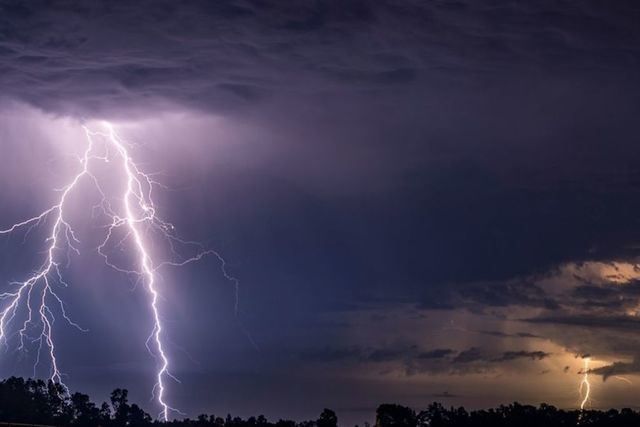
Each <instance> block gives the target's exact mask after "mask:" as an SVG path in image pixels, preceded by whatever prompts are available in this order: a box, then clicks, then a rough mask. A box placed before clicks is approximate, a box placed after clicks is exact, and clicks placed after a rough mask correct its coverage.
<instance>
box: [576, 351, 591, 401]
mask: <svg viewBox="0 0 640 427" xmlns="http://www.w3.org/2000/svg"><path fill="white" fill-rule="evenodd" d="M582 360H583V362H584V365H583V367H582V381H580V387H579V388H578V391H579V393H580V399H581V401H580V410H581V411H583V410H584V408H585V406H586V405H587V403H589V399H590V394H591V383H590V382H589V363H590V362H591V358H590V357H584V358H583V359H582Z"/></svg>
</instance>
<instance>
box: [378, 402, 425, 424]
mask: <svg viewBox="0 0 640 427" xmlns="http://www.w3.org/2000/svg"><path fill="white" fill-rule="evenodd" d="M416 425H417V419H416V413H415V412H414V411H413V409H411V408H407V407H405V406H401V405H395V404H389V403H385V404H383V405H380V406H378V410H377V411H376V427H415V426H416Z"/></svg>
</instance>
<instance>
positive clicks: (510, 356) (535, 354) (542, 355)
mask: <svg viewBox="0 0 640 427" xmlns="http://www.w3.org/2000/svg"><path fill="white" fill-rule="evenodd" d="M549 356H551V353H547V352H544V351H524V350H520V351H507V352H504V353H503V354H502V356H500V357H499V358H497V359H495V360H496V361H497V362H505V361H508V360H516V359H531V360H542V359H546V358H547V357H549Z"/></svg>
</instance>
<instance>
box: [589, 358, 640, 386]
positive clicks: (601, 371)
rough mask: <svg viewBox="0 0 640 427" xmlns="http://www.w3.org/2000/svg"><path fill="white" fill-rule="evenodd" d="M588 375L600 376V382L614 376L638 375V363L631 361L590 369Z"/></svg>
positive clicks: (639, 371) (639, 364)
mask: <svg viewBox="0 0 640 427" xmlns="http://www.w3.org/2000/svg"><path fill="white" fill-rule="evenodd" d="M589 373H593V374H596V375H602V380H603V381H606V380H607V379H608V378H609V377H612V376H616V375H627V374H638V373H640V362H639V361H638V360H633V361H632V362H614V363H612V364H611V365H606V366H602V367H600V368H595V369H590V370H589Z"/></svg>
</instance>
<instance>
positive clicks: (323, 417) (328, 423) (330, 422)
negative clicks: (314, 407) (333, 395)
mask: <svg viewBox="0 0 640 427" xmlns="http://www.w3.org/2000/svg"><path fill="white" fill-rule="evenodd" d="M317 425H318V427H337V426H338V416H337V415H336V413H335V412H333V411H332V410H331V409H327V408H324V410H323V411H322V413H321V414H320V418H318V421H317Z"/></svg>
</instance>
